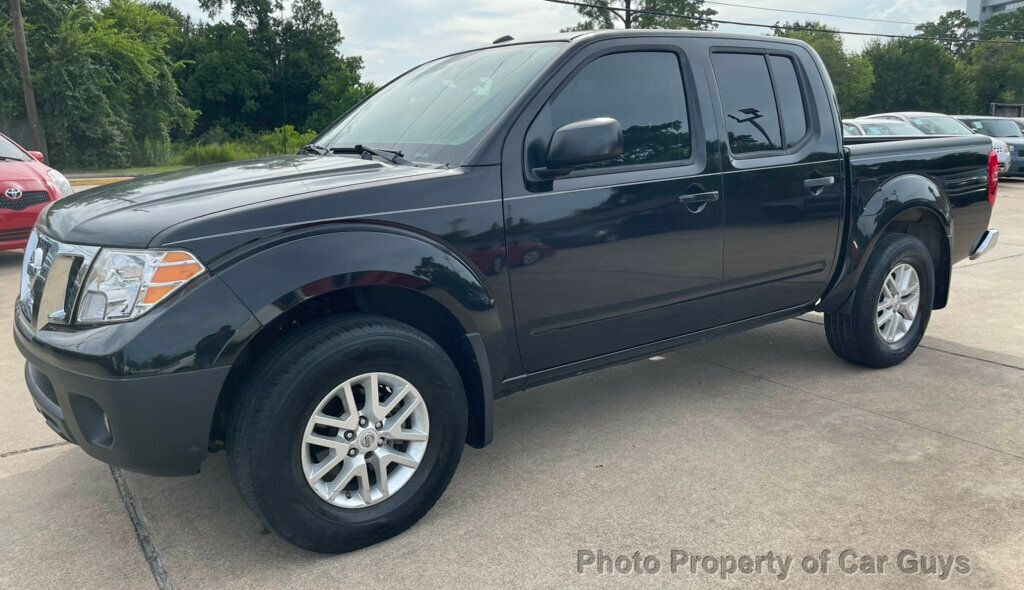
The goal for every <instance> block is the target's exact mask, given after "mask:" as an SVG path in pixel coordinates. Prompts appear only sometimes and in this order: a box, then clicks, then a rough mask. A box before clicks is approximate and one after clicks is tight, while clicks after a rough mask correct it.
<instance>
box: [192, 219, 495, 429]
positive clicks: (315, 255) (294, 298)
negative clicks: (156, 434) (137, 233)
mask: <svg viewBox="0 0 1024 590" xmlns="http://www.w3.org/2000/svg"><path fill="white" fill-rule="evenodd" d="M211 271H212V272H214V273H215V274H216V275H217V276H218V277H219V278H220V279H221V280H222V281H223V282H224V283H225V284H226V285H227V286H228V287H229V288H230V289H231V290H232V291H233V292H234V293H235V295H236V296H237V297H238V298H239V300H241V302H242V304H243V305H245V306H246V307H247V308H248V309H249V310H250V312H251V313H252V314H253V316H254V318H255V319H254V320H253V321H252V322H251V323H252V324H253V325H252V326H250V327H249V329H247V330H240V331H239V333H238V335H237V336H236V340H235V341H234V342H232V343H231V344H230V345H229V346H226V347H225V348H224V350H223V352H222V356H223V358H221V359H218V364H234V362H235V360H236V359H237V358H238V355H239V354H240V353H241V351H242V350H243V349H244V348H245V347H246V345H247V344H248V342H250V341H251V340H252V339H253V338H255V337H256V335H257V334H258V333H259V332H260V331H261V330H262V329H263V328H264V327H265V326H267V325H269V324H270V323H271V322H273V321H274V320H275V319H276V318H278V317H279V316H281V315H282V314H285V313H287V312H288V311H290V310H292V309H294V308H295V307H297V306H299V305H301V304H302V303H304V302H306V301H308V300H310V299H313V298H316V297H320V296H323V295H327V294H329V293H333V292H337V291H340V290H344V289H351V288H356V287H372V286H391V287H399V288H404V289H408V290H412V291H417V292H419V293H421V294H423V295H425V296H427V297H429V298H430V299H432V300H433V301H434V302H436V303H437V304H439V305H441V306H442V307H443V308H444V309H445V310H446V311H448V312H449V313H450V314H451V315H452V316H453V317H454V318H455V320H456V321H457V322H458V324H459V325H460V326H461V328H462V332H463V335H464V336H465V337H466V338H467V340H468V342H469V345H470V348H471V350H472V353H473V356H474V357H475V358H474V359H473V360H475V363H476V369H477V371H478V372H479V378H480V386H481V387H480V389H481V390H480V391H476V392H473V391H472V389H474V388H473V386H472V385H471V384H466V391H467V394H468V395H470V396H471V399H470V400H468V401H469V402H470V406H471V417H472V418H473V420H474V422H473V423H471V429H470V438H469V441H468V442H470V444H472V445H473V446H484V445H486V444H487V443H489V442H490V440H491V438H492V436H493V433H492V424H493V401H494V397H495V395H494V391H495V389H496V384H495V383H494V382H493V379H494V378H495V377H494V375H493V372H492V370H491V366H492V365H493V360H492V359H494V360H497V359H500V358H501V355H503V354H504V347H503V344H502V334H503V330H502V324H501V320H500V316H499V314H498V309H497V307H496V301H495V298H494V297H493V296H492V295H491V293H490V292H489V290H488V289H487V286H486V283H485V281H484V280H483V279H482V278H481V276H480V275H479V274H478V272H477V271H476V270H474V267H473V266H472V264H471V263H469V262H468V261H466V260H464V259H463V258H462V257H461V256H460V255H458V254H457V253H456V252H454V251H453V250H452V249H450V248H448V247H447V246H446V245H444V244H442V243H441V242H438V241H436V240H434V239H432V238H429V237H426V236H423V235H421V234H417V233H415V232H411V231H408V230H404V229H400V228H395V227H390V226H384V225H369V224H358V225H356V224H348V225H345V224H332V225H331V226H317V227H315V228H309V229H305V230H298V231H292V232H288V233H286V234H279V235H277V236H274V237H273V239H270V240H262V241H260V242H257V243H254V244H250V245H248V246H246V247H245V248H244V249H242V250H240V251H238V252H235V253H232V254H231V255H230V256H228V257H225V258H223V259H220V260H217V261H216V262H215V263H214V264H213V265H211Z"/></svg>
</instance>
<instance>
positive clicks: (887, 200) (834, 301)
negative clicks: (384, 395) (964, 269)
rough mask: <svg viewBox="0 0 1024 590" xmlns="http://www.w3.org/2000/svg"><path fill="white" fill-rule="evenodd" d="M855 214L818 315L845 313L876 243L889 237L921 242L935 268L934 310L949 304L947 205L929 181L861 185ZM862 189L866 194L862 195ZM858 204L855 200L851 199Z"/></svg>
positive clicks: (908, 178)
mask: <svg viewBox="0 0 1024 590" xmlns="http://www.w3.org/2000/svg"><path fill="white" fill-rule="evenodd" d="M858 188H859V191H855V193H856V192H859V193H860V194H861V195H864V196H862V197H861V198H859V199H858V200H860V202H861V206H860V208H859V209H860V210H859V213H858V214H857V215H856V219H855V220H854V222H853V223H852V224H851V227H852V229H851V235H849V236H848V238H847V240H848V242H847V245H846V247H845V248H844V252H845V254H844V260H843V263H842V271H841V273H840V278H839V279H838V280H837V281H836V283H835V284H834V286H833V287H832V288H831V289H830V290H829V291H828V292H827V293H826V294H825V295H824V296H823V297H822V299H821V301H820V302H819V303H818V305H817V306H816V309H817V310H819V311H846V310H848V308H849V306H850V304H851V303H852V301H853V294H854V292H855V291H856V289H857V285H858V284H859V282H860V278H861V275H862V274H863V272H864V268H865V266H866V264H867V261H868V260H869V259H870V258H871V255H872V254H873V253H874V251H875V248H876V246H877V245H878V242H879V240H881V238H882V237H883V236H885V235H888V234H891V233H906V234H910V235H913V236H915V237H917V238H918V239H920V240H921V241H922V242H924V244H925V246H927V247H928V251H929V252H930V253H931V255H932V261H933V263H934V265H935V295H934V300H933V306H932V307H933V309H942V308H943V307H945V306H946V303H947V302H948V300H949V287H950V279H951V267H952V263H951V260H952V257H951V256H952V255H951V250H952V239H953V218H952V213H951V211H950V205H949V199H948V197H947V196H946V194H945V192H944V191H943V189H942V188H941V187H940V186H939V185H938V184H937V183H936V182H935V181H934V180H932V179H930V178H928V177H926V176H922V175H919V174H906V175H902V176H898V177H896V178H893V179H891V180H889V181H888V182H885V183H883V184H881V185H878V184H877V183H875V182H874V181H863V182H861V183H860V186H859V187H858ZM865 189H866V190H865ZM851 198H854V199H857V198H858V197H857V195H856V194H854V195H851Z"/></svg>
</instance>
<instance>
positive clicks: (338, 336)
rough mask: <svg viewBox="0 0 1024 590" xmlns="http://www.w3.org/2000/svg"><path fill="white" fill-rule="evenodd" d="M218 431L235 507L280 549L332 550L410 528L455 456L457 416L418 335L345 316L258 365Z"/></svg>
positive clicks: (439, 369) (449, 373) (455, 397)
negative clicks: (222, 434)
mask: <svg viewBox="0 0 1024 590" xmlns="http://www.w3.org/2000/svg"><path fill="white" fill-rule="evenodd" d="M256 367H257V368H256V369H255V370H254V372H253V373H252V374H251V375H250V376H249V378H248V380H247V382H246V389H245V397H244V398H243V400H242V401H241V403H240V404H239V406H238V407H237V409H236V411H235V413H234V416H233V420H232V424H231V427H230V429H229V432H228V441H227V443H228V444H227V447H228V460H229V463H230V466H231V471H232V474H233V476H234V479H235V483H236V485H237V486H238V488H239V491H240V492H241V494H242V496H243V498H244V499H245V500H246V503H247V504H249V506H250V507H251V508H252V509H253V510H254V511H255V512H256V514H257V516H259V517H260V519H261V520H262V521H263V522H264V524H266V525H267V526H268V527H269V528H270V529H272V530H274V531H275V532H277V533H278V534H279V535H281V536H282V537H283V538H285V539H286V540H287V541H289V542H291V543H293V544H295V545H298V546H300V547H303V548H305V549H309V550H312V551H317V552H321V553H342V552H346V551H352V550H355V549H360V548H362V547H366V546H368V545H371V544H374V543H377V542H380V541H383V540H384V539H387V538H390V537H392V536H394V535H397V534H398V533H400V532H402V531H404V530H405V529H407V528H409V527H410V526H412V525H413V524H414V523H415V522H416V521H418V520H419V519H420V518H421V517H422V516H423V515H424V514H426V513H427V511H428V510H430V508H431V507H432V506H433V505H434V503H435V502H436V501H437V499H438V498H439V497H440V496H441V494H442V493H443V492H444V490H445V488H446V487H447V486H448V482H449V481H450V480H451V477H452V475H453V474H454V472H455V468H456V467H457V465H458V463H459V459H460V457H461V456H462V449H463V444H464V441H465V439H466V428H467V409H466V395H465V392H464V390H463V386H462V381H461V379H460V377H459V373H458V371H457V370H456V368H455V366H454V365H453V364H452V361H451V359H449V358H448V356H447V355H446V354H445V352H444V351H443V350H442V349H441V348H440V347H439V346H438V345H437V344H436V343H435V342H434V341H433V340H431V339H430V338H429V337H427V336H426V335H425V334H423V333H422V332H419V331H418V330H415V329H414V328H412V327H410V326H407V325H405V324H402V323H399V322H396V321H394V320H390V319H387V318H383V317H377V316H370V315H361V314H358V315H357V314H353V315H346V316H339V317H336V318H333V319H330V320H326V321H324V322H321V323H319V324H316V325H311V326H309V327H305V328H301V329H299V330H297V331H296V332H293V333H291V334H289V335H288V336H286V337H285V338H284V339H282V341H281V342H279V343H277V344H276V345H275V346H274V347H272V348H271V349H270V350H268V351H267V353H266V354H265V355H263V356H262V357H261V358H260V361H259V363H258V364H257V365H256Z"/></svg>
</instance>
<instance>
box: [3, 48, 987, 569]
mask: <svg viewBox="0 0 1024 590" xmlns="http://www.w3.org/2000/svg"><path fill="white" fill-rule="evenodd" d="M871 139H872V138H863V139H857V140H849V139H848V140H847V141H846V144H845V145H844V143H843V139H842V133H841V126H840V118H839V113H838V109H837V106H836V100H835V97H834V95H833V91H832V87H831V84H830V82H829V78H828V76H827V74H826V72H825V69H824V67H823V66H822V63H821V61H820V60H819V59H818V57H817V56H816V55H815V53H814V52H813V51H812V50H811V49H810V48H809V47H808V46H807V45H805V44H803V43H800V42H796V41H790V40H785V39H777V38H768V37H750V36H735V35H724V34H703V33H693V32H670V31H628V32H623V31H606V32H587V33H573V34H565V35H559V36H552V37H548V38H544V39H531V40H528V41H517V40H507V39H504V40H501V41H500V42H496V43H495V44H494V45H493V46H489V47H486V48H482V49H478V50H474V51H467V52H464V53H458V54H455V55H450V56H447V57H443V58H440V59H437V60H434V61H431V62H429V63H427V64H425V65H423V66H420V67H418V68H415V69H413V70H411V71H410V72H408V73H407V74H405V75H403V76H401V77H399V78H398V79H396V80H395V81H393V82H392V83H390V84H388V85H386V86H385V87H383V88H382V89H380V90H379V91H378V92H377V93H376V94H374V95H373V96H371V97H370V98H368V99H366V100H365V101H364V102H363V103H361V104H360V105H358V106H357V107H356V108H354V109H353V110H352V111H351V112H349V113H348V114H347V115H346V116H344V117H342V118H341V119H340V120H339V121H337V122H336V123H335V124H334V125H333V126H332V127H331V128H329V129H328V130H326V131H324V132H323V133H322V134H321V135H320V136H319V137H318V138H317V139H316V141H315V142H314V143H313V144H311V145H309V146H306V147H305V148H304V149H303V150H302V153H300V154H297V155H294V156H285V157H274V158H267V159H262V160H255V161H249V162H239V163H232V164H225V165H218V166H211V167H204V168H197V169H193V170H186V171H181V172H173V173H170V174H165V175H161V176H153V177H146V178H140V179H137V180H133V181H129V182H125V183H121V184H116V185H112V186H107V187H101V188H97V189H93V190H90V191H86V192H84V193H82V194H80V195H77V196H74V197H72V198H67V199H64V200H61V201H58V202H57V203H55V204H53V205H52V206H51V207H50V208H49V209H48V210H47V211H45V213H44V214H43V215H42V216H41V218H40V220H39V222H38V225H37V227H36V230H35V232H34V233H33V235H32V238H31V243H30V244H29V247H28V248H27V250H26V253H25V261H24V269H23V277H22V288H21V294H20V297H19V299H18V301H17V303H16V309H15V312H14V313H15V318H16V320H15V330H14V337H15V340H16V342H17V345H18V348H19V349H20V350H21V352H22V354H23V355H24V356H25V357H26V358H27V359H28V362H27V364H26V367H25V379H26V381H27V384H28V389H29V391H30V393H31V395H32V398H33V399H34V401H35V404H36V406H37V407H38V409H39V411H40V412H41V413H42V415H43V417H44V419H45V420H46V423H47V424H49V425H50V427H51V428H53V430H55V431H56V432H57V433H58V434H60V435H61V436H62V437H64V438H66V439H67V440H69V441H72V442H74V443H75V444H77V445H79V446H80V447H81V448H82V449H83V450H85V452H86V453H88V454H89V455H92V456H93V457H96V458H97V459H100V460H101V461H105V462H107V463H110V464H112V465H116V466H121V467H124V468H126V469H130V470H134V471H139V472H142V473H149V474H157V475H182V474H192V473H196V472H197V471H198V470H199V467H200V464H201V463H202V461H203V460H204V458H205V457H206V455H207V453H208V452H210V451H215V450H219V449H225V450H226V452H227V454H228V460H229V463H230V466H231V469H232V472H233V474H234V477H235V481H236V482H237V485H238V487H239V489H240V490H241V493H242V496H243V497H244V498H245V500H246V501H247V503H248V504H249V505H250V507H251V508H252V509H253V510H254V511H255V512H256V513H257V514H258V515H259V516H260V518H261V519H262V520H263V521H264V522H265V523H266V524H267V525H268V526H269V527H270V528H272V529H273V530H275V531H277V532H278V533H279V534H280V535H281V536H283V537H284V538H285V539H287V540H288V541H290V542H292V543H295V544H297V545H300V546H302V547H306V548H309V549H312V550H316V551H323V552H341V551H348V550H352V549H355V548H359V547H363V546H366V545H368V544H371V543H374V542H376V541H380V540H382V539H385V538H388V537H390V536H392V535H395V534H397V533H399V532H400V531H402V530H404V529H405V528H407V527H409V526H410V525H412V524H413V523H414V522H416V520H417V519H419V518H420V517H421V516H423V514H424V513H426V512H427V511H428V510H429V509H430V507H431V506H432V505H433V504H434V502H435V501H436V500H437V499H438V497H439V496H440V495H441V494H442V492H443V491H444V489H445V487H446V486H447V485H448V482H449V480H450V478H451V477H452V474H453V472H454V470H455V468H456V465H457V464H458V462H459V458H460V456H461V453H462V449H463V446H464V444H465V443H468V444H470V445H472V446H474V447H483V446H484V445H486V444H487V443H488V442H489V441H490V440H491V437H492V429H493V415H494V410H493V404H494V401H495V400H496V399H498V398H500V397H502V396H504V395H507V394H509V393H512V392H514V391H518V390H522V389H524V388H528V387H531V386H534V385H537V384H540V383H544V382H547V381H552V380H554V379H560V378H563V377H570V376H573V375H577V374H579V373H581V372H584V371H589V370H591V369H597V368H600V367H605V366H608V365H612V364H615V363H621V362H624V361H628V360H630V359H635V358H638V357H644V356H650V355H651V354H652V353H655V352H657V351H660V350H663V349H668V348H672V347H678V346H681V345H684V344H688V343H692V342H696V341H701V340H706V339H708V338H711V337H714V336H720V335H723V334H730V333H735V332H738V331H741V330H746V329H749V328H753V327H755V326H759V325H762V324H766V323H768V322H774V321H778V320H782V319H785V318H791V317H794V316H797V315H800V314H803V313H806V312H809V311H812V310H818V311H823V312H824V313H825V329H826V333H827V337H828V342H829V344H830V345H831V346H832V348H833V350H834V351H835V352H836V353H837V354H838V355H839V356H841V357H843V358H844V359H847V360H849V361H851V362H854V363H859V364H862V365H866V366H870V367H887V366H890V365H894V364H896V363H899V362H901V361H903V360H904V359H906V358H907V357H908V356H909V355H910V354H911V353H912V352H913V350H914V349H915V347H916V346H917V344H918V342H919V341H920V340H921V337H922V334H923V333H924V331H925V328H926V326H927V324H928V318H929V315H930V314H931V312H932V310H933V309H940V308H942V307H944V306H945V305H946V302H947V299H948V297H949V292H950V279H951V277H950V270H951V267H952V265H953V263H955V262H957V261H959V260H961V259H964V258H967V257H968V256H970V257H977V256H980V255H982V254H983V253H985V252H986V251H987V250H989V249H990V248H991V247H992V246H993V245H994V244H995V242H996V238H997V235H998V233H997V232H996V231H995V230H992V229H989V227H988V224H989V218H990V215H991V213H992V207H993V204H994V201H995V197H996V188H997V178H996V175H995V165H996V160H995V156H994V155H993V153H992V146H991V144H990V142H989V139H988V138H986V137H982V136H965V137H941V138H924V139H903V140H897V141H877V142H872V141H871ZM681 378H682V379H683V380H682V381H681V384H680V387H686V384H685V376H681ZM623 395H628V391H624V394H623Z"/></svg>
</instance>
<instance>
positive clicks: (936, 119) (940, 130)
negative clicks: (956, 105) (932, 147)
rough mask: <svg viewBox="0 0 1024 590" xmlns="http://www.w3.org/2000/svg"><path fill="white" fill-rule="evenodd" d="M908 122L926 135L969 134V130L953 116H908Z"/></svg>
mask: <svg viewBox="0 0 1024 590" xmlns="http://www.w3.org/2000/svg"><path fill="white" fill-rule="evenodd" d="M910 123H911V124H912V125H913V126H914V127H917V128H918V129H920V130H921V131H924V132H925V133H926V134H927V135H970V134H971V130H970V129H968V128H967V127H965V126H964V125H963V124H962V123H960V122H959V121H957V120H956V119H954V118H953V117H941V116H937V115H936V116H930V117H910Z"/></svg>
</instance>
